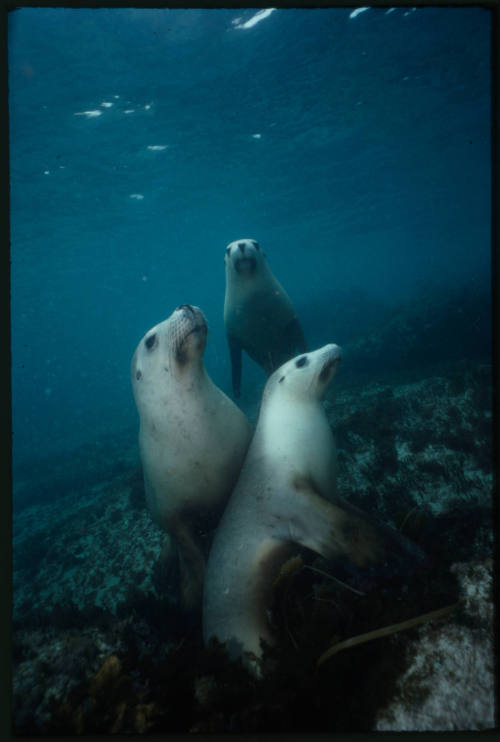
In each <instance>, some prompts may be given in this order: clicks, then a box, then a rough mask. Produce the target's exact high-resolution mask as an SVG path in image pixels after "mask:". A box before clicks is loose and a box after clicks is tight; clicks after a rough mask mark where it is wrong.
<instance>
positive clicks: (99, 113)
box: [73, 111, 102, 119]
mask: <svg viewBox="0 0 500 742" xmlns="http://www.w3.org/2000/svg"><path fill="white" fill-rule="evenodd" d="M73 116H85V117H86V118H88V119H93V118H95V117H96V116H102V111H77V112H76V113H74V114H73Z"/></svg>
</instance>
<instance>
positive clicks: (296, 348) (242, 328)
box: [224, 239, 307, 397]
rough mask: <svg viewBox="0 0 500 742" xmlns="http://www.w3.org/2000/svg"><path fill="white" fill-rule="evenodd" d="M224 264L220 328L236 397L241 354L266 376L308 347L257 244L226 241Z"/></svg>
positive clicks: (245, 241) (239, 381) (238, 391)
mask: <svg viewBox="0 0 500 742" xmlns="http://www.w3.org/2000/svg"><path fill="white" fill-rule="evenodd" d="M224 264H225V267H226V295H225V300H224V324H225V326H226V334H227V341H228V344H229V353H230V356H231V366H232V382H233V393H234V395H235V397H239V395H240V386H241V351H242V350H246V352H247V353H248V355H249V356H250V358H252V359H253V360H254V361H256V362H257V363H258V364H259V365H260V366H261V367H262V368H263V369H264V371H265V372H266V374H267V375H268V376H269V374H271V373H272V372H273V371H274V370H275V369H277V368H278V367H279V366H281V365H282V364H283V363H284V362H285V361H287V360H288V359H289V358H291V357H292V356H294V355H295V354H296V353H304V352H305V351H306V350H307V346H306V341H305V339H304V333H303V332H302V327H301V326H300V322H299V319H298V317H297V315H296V313H295V310H294V308H293V306H292V302H291V301H290V299H289V298H288V295H287V293H286V291H285V290H284V288H283V287H282V286H281V284H279V283H278V281H277V280H276V278H275V277H274V276H273V274H272V272H271V269H270V268H269V266H268V264H267V260H266V257H265V254H264V253H263V252H262V250H261V249H260V246H259V244H258V242H256V241H255V240H249V239H242V240H236V241H235V242H230V243H229V245H228V246H227V247H226V253H225V257H224Z"/></svg>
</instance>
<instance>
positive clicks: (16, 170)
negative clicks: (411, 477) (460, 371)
mask: <svg viewBox="0 0 500 742" xmlns="http://www.w3.org/2000/svg"><path fill="white" fill-rule="evenodd" d="M255 12H256V11H254V10H241V9H240V10H227V9H226V10H202V9H196V10H194V9H193V10H138V9H121V10H95V9H94V10H92V9H78V10H68V9H62V8H56V9H36V8H22V9H21V10H18V11H15V12H13V13H11V14H10V17H9V96H10V178H11V261H12V268H11V295H12V388H13V456H14V465H15V466H18V465H21V464H22V463H23V462H26V461H27V460H29V459H31V458H33V457H42V458H43V457H45V456H52V455H56V454H61V453H62V454H64V453H65V452H71V451H72V450H73V449H75V448H76V447H77V446H79V445H81V444H83V443H89V442H90V443H92V442H96V441H99V440H100V439H101V437H103V436H106V435H113V434H114V433H115V432H118V431H120V430H122V429H126V428H129V427H130V428H131V427H133V426H134V425H136V424H137V416H136V412H135V408H134V402H133V397H132V393H131V387H130V380H129V364H130V359H131V357H132V354H133V352H134V349H135V347H136V345H137V343H138V341H139V340H140V339H141V337H142V336H143V335H144V333H145V332H146V331H147V330H148V329H149V328H150V327H151V326H152V325H154V324H156V323H157V322H159V321H161V320H163V319H165V318H166V317H167V316H168V315H169V314H170V313H171V312H172V311H173V309H174V308H175V307H176V306H177V305H178V304H181V303H193V304H196V305H198V306H200V307H201V308H202V309H203V311H204V312H205V314H206V316H207V319H208V322H209V327H210V336H209V344H208V347H207V351H206V355H205V360H206V365H207V368H208V371H209V373H210V374H211V376H212V378H213V379H214V381H215V382H216V383H217V384H218V385H219V386H221V387H222V388H223V389H224V391H226V392H227V393H230V366H229V359H228V352H227V348H226V341H225V335H224V327H223V319H222V307H223V298H224V269H223V255H224V248H225V246H226V244H227V243H228V242H230V241H232V240H234V239H237V238H240V237H251V238H254V239H257V240H259V242H260V244H261V246H262V248H263V249H264V251H265V252H266V254H267V257H268V260H269V263H270V266H271V268H272V270H273V272H274V273H275V275H276V276H277V277H278V279H279V280H280V282H281V283H283V285H284V286H285V287H286V289H287V292H288V293H289V295H290V297H291V298H292V300H293V302H294V304H295V306H296V308H297V310H298V312H299V314H300V315H301V317H302V321H303V325H304V330H305V333H306V336H308V338H309V339H310V342H311V344H312V345H313V346H314V345H316V346H318V345H323V344H324V343H327V342H339V343H348V342H349V341H353V340H355V339H356V338H353V337H352V336H351V337H350V336H349V335H352V332H354V330H352V332H351V329H350V326H349V327H347V325H345V324H343V322H342V317H343V316H344V314H343V313H345V316H348V315H349V313H350V312H351V310H352V307H350V306H349V297H350V296H351V297H357V299H356V301H357V306H358V308H359V307H361V309H362V312H364V313H366V315H367V319H368V318H369V319H372V318H373V314H374V313H375V312H376V311H378V308H379V307H382V306H383V307H385V308H387V307H389V308H390V307H394V310H395V311H397V308H398V307H399V306H400V305H401V304H402V303H403V302H407V301H408V300H409V299H411V297H412V296H417V295H418V293H419V292H421V291H422V288H423V287H424V288H427V287H429V286H431V287H432V288H433V290H434V291H437V292H441V293H442V294H443V295H445V294H446V292H448V291H452V290H453V289H454V288H456V287H460V286H463V285H465V286H466V287H472V288H473V289H474V290H477V291H479V292H480V291H482V290H485V291H487V290H488V288H489V282H490V275H489V274H490V66H489V65H490V57H489V55H490V14H489V12H488V11H487V10H484V9H481V8H462V9H459V8H418V9H417V10H414V11H411V10H407V9H396V10H394V11H393V12H390V13H389V12H387V10H386V9H378V10H377V9H370V10H367V11H365V12H363V13H360V14H359V15H357V16H356V17H353V18H351V17H350V13H351V12H352V10H351V9H327V10H306V9H304V10H277V11H275V12H273V13H271V14H270V15H268V16H267V17H266V18H264V19H263V20H262V21H261V22H259V23H256V24H255V25H252V26H250V27H241V26H242V25H243V24H244V23H245V21H248V20H249V19H250V18H251V17H252V16H254V15H255ZM238 18H240V21H237V22H236V23H235V20H236V19H238ZM238 26H240V27H238ZM106 103H107V104H112V105H107V106H106V105H104V104H106ZM92 111H94V112H95V111H98V112H99V113H100V114H101V115H98V116H97V115H90V114H88V113H87V114H86V113H85V112H92ZM151 147H156V148H158V147H159V148H160V149H150V148H151ZM334 332H335V336H332V333H334ZM465 353H466V351H465ZM243 373H244V377H243V381H244V385H246V388H247V389H252V388H253V387H252V386H251V384H252V382H253V383H255V384H261V383H262V382H263V381H264V376H263V374H262V372H261V371H260V369H259V368H257V367H256V366H254V364H252V363H251V361H250V360H249V359H244V371H243Z"/></svg>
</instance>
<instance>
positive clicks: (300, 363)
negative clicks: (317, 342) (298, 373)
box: [295, 356, 309, 368]
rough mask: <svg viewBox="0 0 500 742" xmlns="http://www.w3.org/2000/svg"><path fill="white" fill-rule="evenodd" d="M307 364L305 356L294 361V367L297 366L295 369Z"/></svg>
mask: <svg viewBox="0 0 500 742" xmlns="http://www.w3.org/2000/svg"><path fill="white" fill-rule="evenodd" d="M308 363H309V361H308V360H307V356H301V357H300V358H297V360H296V361H295V365H296V366H297V368H300V367H301V366H306V365H307V364H308Z"/></svg>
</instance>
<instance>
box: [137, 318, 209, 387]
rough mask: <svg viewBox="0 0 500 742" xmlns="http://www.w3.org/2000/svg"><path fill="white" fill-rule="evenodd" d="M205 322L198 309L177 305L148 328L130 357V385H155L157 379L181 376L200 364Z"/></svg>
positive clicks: (203, 345)
mask: <svg viewBox="0 0 500 742" xmlns="http://www.w3.org/2000/svg"><path fill="white" fill-rule="evenodd" d="M207 332H208V328H207V321H206V319H205V316H204V314H203V312H202V311H201V309H199V308H198V307H195V306H192V305H191V304H181V305H180V306H179V307H177V309H175V310H174V312H172V314H171V315H170V317H168V319H166V320H164V321H163V322H160V323H159V324H158V325H155V326H154V327H152V328H151V329H150V330H149V331H148V332H147V333H146V334H145V335H144V337H143V338H142V340H141V341H140V343H139V345H138V346H137V349H136V351H135V353H134V357H133V358H132V367H131V373H132V384H133V386H134V388H136V387H137V385H139V384H141V385H144V384H145V383H146V384H147V383H153V384H155V385H156V384H158V381H159V379H162V378H165V374H167V375H168V377H169V378H170V377H174V378H176V379H179V378H181V377H182V375H183V372H185V370H186V369H188V368H190V367H192V366H193V365H194V366H199V365H202V363H203V353H204V350H205V346H206V343H207Z"/></svg>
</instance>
